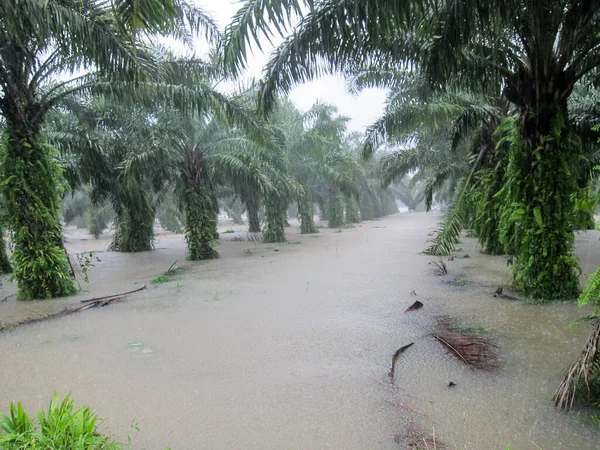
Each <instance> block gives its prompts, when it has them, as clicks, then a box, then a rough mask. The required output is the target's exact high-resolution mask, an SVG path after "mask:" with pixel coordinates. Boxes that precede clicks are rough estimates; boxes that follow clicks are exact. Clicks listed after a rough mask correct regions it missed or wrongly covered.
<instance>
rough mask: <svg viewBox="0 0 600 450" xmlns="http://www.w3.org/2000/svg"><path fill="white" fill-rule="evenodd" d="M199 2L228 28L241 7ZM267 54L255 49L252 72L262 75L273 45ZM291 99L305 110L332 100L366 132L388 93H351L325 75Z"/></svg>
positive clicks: (228, 1) (227, 0) (219, 0)
mask: <svg viewBox="0 0 600 450" xmlns="http://www.w3.org/2000/svg"><path fill="white" fill-rule="evenodd" d="M196 3H197V4H198V5H200V6H202V7H203V8H204V9H205V10H207V11H208V12H210V13H211V14H212V16H213V18H214V19H215V20H216V21H217V22H218V23H219V25H220V26H221V27H222V28H224V27H225V25H227V24H228V23H229V21H230V19H231V17H232V16H233V14H234V13H235V12H236V11H237V10H238V9H239V6H240V4H239V3H238V2H237V1H235V0H196ZM263 49H264V50H265V51H266V53H267V54H266V55H265V54H262V53H261V52H260V51H259V50H258V49H257V48H253V56H252V55H251V56H249V58H248V59H249V61H248V62H249V64H248V66H249V67H248V74H249V76H253V77H256V78H260V76H261V73H262V67H263V65H264V64H265V63H266V61H267V59H268V53H269V45H268V43H267V44H266V45H264V46H263ZM290 99H291V100H292V101H293V102H294V103H295V104H296V106H297V107H298V108H300V109H302V110H306V109H308V108H310V106H311V105H312V104H313V103H314V102H315V101H317V100H322V101H324V102H327V103H331V104H333V105H335V106H337V107H338V109H339V112H340V114H342V115H344V116H348V117H350V118H351V119H352V120H351V121H350V123H349V125H348V127H349V129H350V130H351V131H360V132H363V131H364V129H365V127H367V126H369V125H370V124H371V123H372V122H373V121H374V120H375V119H376V118H377V117H379V116H380V115H381V113H382V111H383V102H384V100H385V92H384V91H383V90H380V89H368V90H365V91H363V92H362V93H361V94H360V95H358V96H353V95H350V94H348V93H347V92H346V91H345V89H344V79H343V77H341V76H336V77H329V76H328V77H323V78H321V79H318V80H315V81H312V82H310V83H304V84H301V85H298V86H296V87H295V88H294V89H293V90H292V92H291V94H290Z"/></svg>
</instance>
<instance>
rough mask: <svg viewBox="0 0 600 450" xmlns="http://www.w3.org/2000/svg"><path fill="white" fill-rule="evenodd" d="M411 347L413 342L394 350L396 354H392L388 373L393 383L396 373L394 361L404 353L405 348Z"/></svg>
mask: <svg viewBox="0 0 600 450" xmlns="http://www.w3.org/2000/svg"><path fill="white" fill-rule="evenodd" d="M413 345H414V342H411V343H410V344H406V345H404V346H402V347H400V348H399V349H398V350H396V353H394V356H392V368H391V369H390V372H389V373H388V375H389V377H390V378H391V379H392V381H394V373H395V372H396V361H397V360H398V358H399V357H400V355H401V354H402V353H404V351H405V350H406V349H407V348H409V347H412V346H413Z"/></svg>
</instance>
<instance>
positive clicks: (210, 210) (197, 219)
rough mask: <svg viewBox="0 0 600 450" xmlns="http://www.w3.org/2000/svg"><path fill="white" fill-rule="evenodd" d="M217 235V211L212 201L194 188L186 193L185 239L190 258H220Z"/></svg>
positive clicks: (197, 259) (194, 259)
mask: <svg viewBox="0 0 600 450" xmlns="http://www.w3.org/2000/svg"><path fill="white" fill-rule="evenodd" d="M216 236H217V211H216V208H215V206H214V204H213V202H212V201H210V200H209V199H206V198H203V197H202V195H201V194H199V193H198V192H195V191H194V190H191V189H190V190H188V191H187V193H186V195H185V239H186V241H187V245H188V259H190V260H192V261H199V260H204V259H213V258H218V257H219V253H218V252H217V251H216V250H215V249H214V246H215V244H216Z"/></svg>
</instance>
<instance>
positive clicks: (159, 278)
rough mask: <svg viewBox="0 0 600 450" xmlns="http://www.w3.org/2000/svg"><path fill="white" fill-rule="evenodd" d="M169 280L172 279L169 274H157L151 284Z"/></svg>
mask: <svg viewBox="0 0 600 450" xmlns="http://www.w3.org/2000/svg"><path fill="white" fill-rule="evenodd" d="M171 280H172V278H171V277H170V276H169V275H159V276H157V277H156V278H155V279H154V280H152V283H153V284H159V283H168V282H169V281H171Z"/></svg>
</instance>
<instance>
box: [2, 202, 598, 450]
mask: <svg viewBox="0 0 600 450" xmlns="http://www.w3.org/2000/svg"><path fill="white" fill-rule="evenodd" d="M436 219H437V216H436V215H425V214H420V213H413V214H400V215H397V216H394V217H390V218H387V219H384V220H382V221H379V222H377V223H374V222H367V223H365V224H363V226H362V227H360V228H354V229H348V230H344V231H343V232H342V233H334V232H333V231H330V230H325V231H324V232H323V233H322V234H321V235H320V236H321V237H320V239H311V238H310V236H300V235H298V234H297V232H296V231H295V228H294V227H293V228H294V229H293V230H291V233H293V234H294V236H293V239H290V240H291V241H293V242H301V244H298V245H288V244H281V245H267V244H262V243H255V242H252V243H248V242H244V243H239V242H223V243H222V245H221V246H220V248H219V252H220V253H221V256H222V257H221V259H219V260H216V261H208V262H201V263H185V264H186V265H188V266H189V268H188V270H187V271H185V272H184V273H183V274H182V275H181V276H180V277H179V278H178V279H177V280H175V281H173V282H170V283H164V284H160V285H149V287H148V288H147V289H146V290H144V291H141V292H139V293H137V294H134V295H132V296H130V297H128V298H127V300H126V301H125V302H123V303H120V304H114V305H110V306H107V307H105V308H102V309H95V310H89V311H86V312H84V313H80V314H76V315H71V316H66V317H63V318H60V319H56V320H52V321H48V322H44V323H39V324H35V325H31V326H25V327H20V328H18V329H16V330H15V331H12V332H8V333H3V334H1V335H0V355H1V358H2V365H1V368H0V379H1V380H2V383H0V405H1V407H2V408H3V409H6V408H7V407H8V403H9V401H10V400H17V399H18V400H22V401H23V402H24V404H25V406H26V408H28V409H30V410H33V409H35V408H40V407H42V406H45V405H46V403H47V401H48V400H49V398H50V396H51V394H52V392H53V391H54V390H56V391H58V392H59V393H60V394H65V393H66V392H69V391H72V392H73V395H74V398H75V399H76V400H77V401H79V402H81V403H86V404H90V405H93V407H94V408H95V409H96V410H97V412H98V413H99V415H100V416H102V417H108V420H107V421H106V422H105V423H104V425H103V427H104V429H106V430H110V431H111V432H113V433H114V434H115V435H116V436H118V437H119V438H120V439H126V436H128V435H131V436H132V439H133V448H147V449H162V448H164V447H165V446H167V445H170V446H172V447H173V449H196V448H211V449H212V448H256V449H264V448H274V449H275V448H277V449H281V448H298V449H305V448H339V449H370V448H377V449H379V448H382V449H385V448H390V449H393V448H396V449H397V448H402V445H400V444H398V443H396V442H395V441H394V436H395V435H397V434H398V433H401V431H402V427H403V425H402V423H403V420H402V417H403V416H409V417H410V418H411V419H412V420H414V421H415V422H417V423H418V424H419V425H420V426H422V427H423V428H424V429H428V430H429V429H431V430H433V429H435V434H436V436H438V437H439V438H440V439H441V440H443V441H444V442H446V443H447V444H449V445H450V446H451V447H452V448H459V449H496V448H498V449H504V448H505V447H506V445H511V446H512V448H513V449H515V450H516V449H536V448H538V446H539V447H540V448H543V449H594V448H597V447H598V444H597V443H598V439H599V437H600V434H599V433H598V431H597V430H598V428H597V427H596V428H594V427H593V426H590V424H589V421H590V418H589V417H587V416H586V415H585V414H583V413H579V414H578V413H573V414H564V413H557V412H555V411H554V409H553V406H552V401H551V396H552V393H553V392H554V389H555V388H556V386H557V385H558V383H559V381H560V379H561V378H562V374H563V371H564V370H565V369H566V368H567V367H568V366H569V365H570V363H571V362H572V360H573V359H574V358H575V357H576V355H577V354H578V352H579V350H580V348H581V346H582V343H583V342H584V340H585V338H586V335H587V333H588V331H589V330H588V329H586V328H575V329H570V328H568V327H567V325H568V324H569V323H570V322H572V321H573V320H575V319H577V318H579V317H580V316H582V315H584V313H585V311H582V310H580V309H578V308H577V307H576V306H574V305H572V304H556V305H551V306H545V307H534V306H529V305H524V304H522V303H520V302H510V301H504V300H499V299H496V298H493V297H492V295H491V292H493V290H494V289H495V287H497V285H499V284H503V285H504V286H506V285H507V283H508V281H509V278H508V275H507V272H506V270H507V269H506V261H505V260H504V259H502V258H492V257H487V256H484V255H480V254H479V253H478V252H477V251H476V249H475V248H474V247H473V246H472V245H473V244H472V242H471V241H470V240H466V241H467V242H466V243H465V244H461V245H462V246H463V247H464V252H468V253H469V254H470V255H471V258H468V259H467V258H458V257H457V258H455V261H453V262H448V268H449V270H450V275H449V277H451V276H456V275H459V274H461V276H462V277H463V278H465V279H467V280H469V281H470V283H467V284H465V285H462V286H452V285H450V284H448V283H444V282H443V279H442V278H441V277H435V276H433V275H432V274H431V269H430V266H429V265H428V261H429V258H428V257H426V256H423V255H418V252H419V251H421V250H422V248H423V242H424V241H425V239H426V234H427V231H428V230H429V229H431V228H433V227H434V226H435V221H436ZM376 227H377V228H376ZM289 230H290V229H288V230H286V231H289ZM597 237H598V236H597V234H594V233H590V234H584V235H580V236H579V237H578V245H579V248H580V250H581V255H582V261H583V262H584V264H586V265H587V266H586V271H588V272H589V271H590V270H591V269H593V264H594V261H593V260H594V259H596V260H597V250H596V248H595V245H596V241H597ZM159 247H160V248H161V250H157V251H154V252H149V253H141V254H135V255H122V254H117V253H106V254H103V256H102V258H101V259H102V262H101V263H99V264H97V267H96V268H95V269H93V271H92V275H91V278H92V283H91V285H90V286H89V292H86V293H84V294H81V295H80V297H78V299H77V300H74V299H69V300H61V302H66V303H68V302H75V301H78V300H79V299H83V298H89V297H94V296H100V295H106V294H111V293H114V292H122V291H126V290H129V289H131V288H132V286H135V283H138V285H139V284H143V283H148V282H149V281H150V280H151V279H152V278H154V277H155V276H156V275H158V274H160V273H162V272H164V271H165V270H166V269H167V268H168V267H169V266H170V265H171V263H172V262H173V261H175V260H179V261H181V262H182V263H183V261H184V257H185V247H184V243H183V242H182V240H181V238H180V237H173V238H167V237H163V238H162V240H161V243H160V245H159ZM275 249H278V250H279V251H278V252H275V251H274V250H275ZM246 250H248V251H246ZM586 258H587V259H586ZM590 265H591V266H592V267H588V266H590ZM499 280H500V281H499ZM413 290H414V291H415V292H416V293H417V295H418V299H419V300H420V301H422V302H423V303H424V305H425V306H424V307H423V308H422V309H420V310H419V311H415V312H411V313H407V314H404V313H403V311H404V310H405V309H406V307H408V306H409V305H410V304H411V303H412V302H413V301H414V300H415V298H414V297H412V296H411V295H410V292H411V291H413ZM6 303H10V302H6ZM39 303H40V305H38V302H36V303H33V304H32V303H28V304H25V305H24V304H18V305H15V304H14V302H12V304H10V305H8V304H2V305H0V320H5V321H6V317H7V316H8V315H12V316H11V317H14V316H15V315H17V314H26V313H29V314H32V311H33V312H34V313H35V312H37V311H38V309H37V308H42V309H43V308H48V309H51V308H52V306H45V305H50V304H53V305H55V306H54V307H56V305H57V304H58V303H55V302H49V303H43V302H39ZM66 303H65V304H66ZM61 307H64V306H61ZM24 308H29V310H30V311H26V310H25V309H24ZM32 308H33V309H32ZM23 311H25V312H23ZM437 315H452V316H453V317H455V318H457V319H458V320H459V321H460V322H461V323H463V324H465V325H468V326H475V327H479V326H482V327H486V328H489V330H490V333H489V336H490V337H491V338H493V339H494V340H496V341H497V342H498V344H499V345H500V347H501V355H502V369H501V370H500V371H498V372H495V373H491V374H490V373H481V372H475V371H472V370H470V369H468V368H466V367H464V366H462V365H461V364H460V363H459V362H457V361H456V360H455V359H453V358H451V357H449V356H448V355H447V354H446V353H444V351H443V349H442V348H441V347H440V346H439V344H438V343H436V342H435V341H433V340H432V339H430V338H428V337H427V335H428V333H430V332H431V331H432V330H433V329H434V323H435V317H436V316H437ZM409 342H415V345H413V346H412V347H411V348H410V349H408V350H407V351H406V352H405V353H404V354H403V355H402V356H401V357H400V359H399V361H398V365H397V368H396V385H395V386H396V387H392V386H391V385H390V383H389V381H388V379H387V372H388V371H389V365H390V362H391V356H392V355H393V354H394V352H395V350H396V349H397V348H399V347H400V346H402V345H405V344H407V343H409ZM450 381H452V382H454V383H455V384H456V386H455V387H453V388H452V389H449V388H448V383H449V382H450ZM133 421H135V422H136V423H137V424H138V425H139V428H140V430H141V431H140V432H136V431H134V430H132V429H131V428H130V424H131V423H132V422H133Z"/></svg>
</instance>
